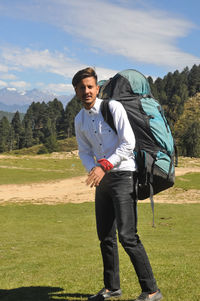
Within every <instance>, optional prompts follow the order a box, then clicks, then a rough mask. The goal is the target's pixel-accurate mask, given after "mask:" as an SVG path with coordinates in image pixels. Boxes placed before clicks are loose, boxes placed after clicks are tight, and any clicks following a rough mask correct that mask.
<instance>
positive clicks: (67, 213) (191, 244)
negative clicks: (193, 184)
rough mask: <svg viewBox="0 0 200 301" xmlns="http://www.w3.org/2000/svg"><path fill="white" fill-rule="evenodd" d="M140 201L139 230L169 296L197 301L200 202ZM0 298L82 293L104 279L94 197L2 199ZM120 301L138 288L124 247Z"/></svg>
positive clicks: (40, 300)
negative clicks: (43, 201)
mask: <svg viewBox="0 0 200 301" xmlns="http://www.w3.org/2000/svg"><path fill="white" fill-rule="evenodd" d="M155 210H156V228H152V227H151V222H152V215H151V210H150V206H149V204H142V203H140V204H139V233H140V236H141V239H142V241H143V243H144V245H145V247H146V250H147V252H148V254H149V257H150V261H151V263H152V267H153V270H154V274H155V277H156V279H157V282H158V285H159V287H160V288H161V290H162V293H163V295H164V299H163V300H166V301H174V300H177V301H179V300H180V301H188V300H196V301H197V300H200V291H199V270H200V253H199V246H200V235H199V230H200V219H199V212H200V205H199V204H190V205H169V204H156V208H155ZM0 217H1V219H0V228H1V231H0V275H1V277H0V300H2V301H29V300H30V301H47V300H62V301H64V300H65V301H67V300H77V301H78V300H86V299H87V296H88V294H91V293H94V292H96V291H97V290H99V289H100V288H101V287H102V286H103V284H102V263H101V256H100V250H99V243H98V239H97V236H96V229H95V218H94V203H84V204H65V205H56V206H48V205H14V204H12V205H6V206H0ZM119 251H120V267H121V270H120V273H121V287H122V289H123V292H124V294H123V297H122V298H121V299H122V300H133V299H134V297H136V296H137V295H138V294H139V292H140V287H139V285H138V282H137V278H136V276H135V272H134V271H133V268H132V266H131V263H130V261H129V258H128V256H127V255H126V253H125V252H124V250H123V249H122V247H121V246H119Z"/></svg>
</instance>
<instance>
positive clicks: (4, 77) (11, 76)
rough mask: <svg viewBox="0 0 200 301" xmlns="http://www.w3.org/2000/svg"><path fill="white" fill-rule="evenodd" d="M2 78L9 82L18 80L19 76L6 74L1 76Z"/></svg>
mask: <svg viewBox="0 0 200 301" xmlns="http://www.w3.org/2000/svg"><path fill="white" fill-rule="evenodd" d="M0 77H1V79H5V80H6V79H7V80H14V79H17V76H16V75H14V74H7V73H5V74H0Z"/></svg>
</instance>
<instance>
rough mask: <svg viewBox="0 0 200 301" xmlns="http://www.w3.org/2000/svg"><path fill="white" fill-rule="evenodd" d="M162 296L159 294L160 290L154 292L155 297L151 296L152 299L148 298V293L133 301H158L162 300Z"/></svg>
mask: <svg viewBox="0 0 200 301" xmlns="http://www.w3.org/2000/svg"><path fill="white" fill-rule="evenodd" d="M162 297H163V296H162V294H161V292H160V290H158V291H157V292H156V294H155V295H153V296H152V297H149V294H148V293H142V294H141V295H140V296H139V297H138V298H137V299H135V300H134V301H159V300H161V299H162Z"/></svg>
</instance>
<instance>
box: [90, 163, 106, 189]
mask: <svg viewBox="0 0 200 301" xmlns="http://www.w3.org/2000/svg"><path fill="white" fill-rule="evenodd" d="M104 175H105V171H103V169H102V168H101V167H99V166H96V167H94V168H93V169H92V170H91V171H90V173H89V174H88V178H87V180H86V184H87V185H90V187H94V186H95V187H96V186H99V183H100V182H101V180H102V178H103V177H104Z"/></svg>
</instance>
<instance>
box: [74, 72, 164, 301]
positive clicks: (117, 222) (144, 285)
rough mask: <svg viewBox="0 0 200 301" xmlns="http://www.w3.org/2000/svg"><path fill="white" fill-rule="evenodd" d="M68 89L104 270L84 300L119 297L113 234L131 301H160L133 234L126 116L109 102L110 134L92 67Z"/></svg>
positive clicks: (133, 171)
mask: <svg viewBox="0 0 200 301" xmlns="http://www.w3.org/2000/svg"><path fill="white" fill-rule="evenodd" d="M72 84H73V86H74V88H75V92H76V96H77V98H78V99H80V100H81V102H82V104H83V107H84V108H83V109H82V110H81V111H80V112H79V113H78V114H77V116H76V117H75V130H76V138H77V142H78V148H79V156H80V158H81V160H82V163H83V165H84V166H85V168H86V169H87V170H88V172H89V174H88V178H87V180H86V184H87V185H90V186H91V187H93V186H95V187H96V194H95V209H96V224H97V232H98V237H99V240H100V247H101V253H102V259H103V267H104V286H105V287H104V288H103V289H102V290H100V291H99V292H98V293H97V294H95V295H93V296H90V297H89V298H88V299H89V301H98V300H104V299H109V298H110V297H119V296H121V294H122V292H121V289H120V279H119V258H118V247H117V237H116V229H117V230H118V236H119V241H120V243H121V244H122V246H123V248H124V249H125V251H126V252H127V254H128V255H129V257H130V260H131V262H132V264H133V266H134V268H135V271H136V274H137V276H138V280H139V283H140V286H141V289H142V293H141V295H140V296H139V297H138V298H137V299H135V301H140V300H143V301H144V300H145V301H148V300H151V301H158V300H161V299H162V295H161V292H160V290H159V289H158V287H157V284H156V281H155V279H154V276H153V272H152V269H151V266H150V263H149V260H148V257H147V255H146V252H145V249H144V247H143V245H142V243H141V241H140V239H139V236H138V234H137V200H136V197H135V189H134V186H135V185H134V181H136V177H137V176H136V163H135V159H134V154H133V149H134V147H135V136H134V133H133V131H132V129H131V126H130V123H129V121H128V117H127V114H126V111H125V109H124V108H123V106H122V104H121V103H119V102H117V101H115V100H111V101H110V102H109V109H110V111H111V113H112V115H113V119H114V123H115V127H116V130H117V134H116V133H115V132H114V131H113V130H112V129H111V128H110V127H109V125H108V124H107V123H106V122H105V121H104V119H103V116H102V114H101V111H100V104H101V101H102V100H100V99H98V98H97V95H98V92H99V87H98V85H97V75H96V73H95V71H94V70H93V69H92V68H86V69H83V70H80V71H78V72H77V73H76V74H75V75H74V77H73V80H72Z"/></svg>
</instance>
